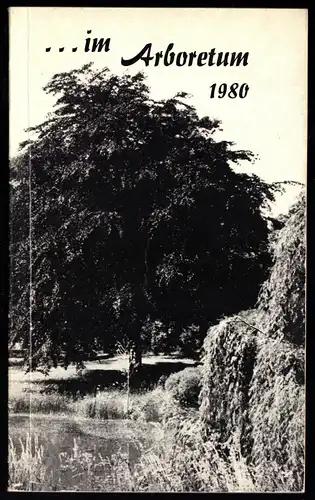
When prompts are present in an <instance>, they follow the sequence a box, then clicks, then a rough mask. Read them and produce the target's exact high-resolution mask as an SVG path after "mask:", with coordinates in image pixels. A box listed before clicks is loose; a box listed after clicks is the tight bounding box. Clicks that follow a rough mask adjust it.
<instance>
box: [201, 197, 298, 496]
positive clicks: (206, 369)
mask: <svg viewBox="0 0 315 500" xmlns="http://www.w3.org/2000/svg"><path fill="white" fill-rule="evenodd" d="M272 248H273V254H274V264H273V267H272V269H271V272H270V277H269V279H268V280H267V281H266V282H265V283H264V284H263V286H262V288H261V293H260V295H259V298H258V302H257V308H256V309H254V310H251V311H247V312H243V313H240V314H239V315H236V316H232V317H230V318H225V319H223V320H222V321H221V322H220V323H219V324H218V325H215V326H213V327H211V328H210V330H209V332H208V335H207V337H206V339H205V342H204V358H203V361H204V366H203V372H202V390H201V395H200V397H201V408H200V415H201V421H202V423H203V433H204V440H205V442H207V441H208V440H209V439H210V438H209V436H210V435H211V436H213V433H215V435H216V441H217V443H218V444H219V443H224V442H228V440H229V439H231V437H232V436H233V435H234V434H235V433H238V434H239V436H240V450H241V454H242V456H243V457H244V458H246V461H247V464H248V465H249V467H254V468H255V485H256V486H255V487H257V488H258V491H278V490H279V488H281V489H282V490H287V491H301V490H302V489H303V481H304V396H305V388H304V345H303V344H304V339H305V195H304V193H302V194H301V196H300V198H299V200H298V201H297V202H296V204H295V205H294V206H293V207H292V209H291V210H290V212H289V217H288V218H287V221H286V223H285V225H284V227H283V228H282V229H280V230H279V231H278V232H277V234H276V235H275V237H274V239H273V242H272ZM211 439H213V437H212V438H211ZM226 453H227V456H228V455H229V449H228V446H227V447H226ZM266 471H268V474H267V475H266Z"/></svg>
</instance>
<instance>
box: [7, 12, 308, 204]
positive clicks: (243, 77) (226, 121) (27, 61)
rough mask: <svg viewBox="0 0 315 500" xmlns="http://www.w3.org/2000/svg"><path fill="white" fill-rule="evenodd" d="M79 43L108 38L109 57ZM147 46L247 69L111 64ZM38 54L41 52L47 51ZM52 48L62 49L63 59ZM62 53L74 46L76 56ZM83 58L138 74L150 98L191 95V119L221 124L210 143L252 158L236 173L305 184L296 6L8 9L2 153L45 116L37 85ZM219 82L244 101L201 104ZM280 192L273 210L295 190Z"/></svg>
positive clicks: (303, 67) (302, 54)
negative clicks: (215, 56) (222, 57)
mask: <svg viewBox="0 0 315 500" xmlns="http://www.w3.org/2000/svg"><path fill="white" fill-rule="evenodd" d="M87 30H92V33H91V34H90V35H88V34H87ZM87 36H90V37H91V38H94V37H98V38H101V37H103V38H105V39H106V38H108V37H109V38H111V43H110V51H109V52H100V53H98V52H97V53H91V52H88V53H86V52H84V44H85V38H86V37H87ZM149 42H152V44H153V45H152V52H153V53H155V52H158V51H160V50H162V51H165V49H166V48H167V45H168V44H169V43H171V42H172V43H174V47H173V50H174V51H175V52H180V51H186V52H191V51H197V52H204V51H205V52H209V51H210V50H211V49H212V48H215V49H216V52H220V51H222V52H225V51H228V52H247V51H248V52H249V59H248V65H247V66H246V67H244V66H239V67H228V66H227V67H224V66H221V67H217V66H212V67H209V66H202V67H198V66H191V67H185V66H183V67H176V66H174V65H172V66H168V67H165V66H164V65H163V66H162V65H161V64H160V65H159V66H158V67H154V66H151V65H150V66H149V67H145V65H144V62H143V61H139V62H137V63H136V64H134V65H133V66H130V67H128V68H125V67H123V66H121V62H120V59H121V57H122V56H123V57H124V58H131V57H133V56H134V55H136V54H137V53H138V52H139V51H140V50H141V49H142V48H143V47H144V46H145V45H146V44H147V43H149ZM46 47H51V51H50V52H48V53H47V52H46V51H45V48H46ZM59 47H65V50H64V52H61V53H60V52H59V51H58V48H59ZM72 47H78V50H77V52H72V50H71V49H72ZM89 61H94V63H95V67H96V68H102V67H105V66H107V67H108V68H109V69H110V70H111V71H112V72H114V73H123V72H124V71H128V72H131V73H135V72H138V71H140V70H143V71H144V72H145V73H146V74H147V77H148V81H147V83H148V85H149V86H150V88H151V90H152V96H153V97H156V98H164V97H170V96H172V95H174V94H175V93H177V92H178V91H180V90H183V91H186V92H189V93H191V94H192V95H193V97H192V99H191V102H192V103H193V104H194V105H195V106H196V108H197V110H198V112H199V113H200V114H201V115H208V116H210V117H211V118H218V119H220V120H221V121H222V127H223V130H224V132H223V133H220V134H217V137H218V138H223V139H225V140H231V141H233V142H235V143H236V146H237V147H238V148H240V149H250V150H252V151H253V152H254V153H256V154H258V155H259V157H260V160H259V161H258V162H257V163H256V164H255V165H254V166H251V165H250V164H246V165H244V166H242V170H243V171H247V172H254V173H256V174H258V175H260V176H261V177H262V178H264V179H265V180H267V181H281V180H295V181H300V182H306V158H307V149H306V147H307V128H306V127H307V101H306V99H307V97H306V96H307V11H306V10H305V9H197V8H196V9H193V8H190V9H182V8H181V9H171V8H160V9H153V8H146V9H139V8H133V9H110V8H79V7H76V8H65V7H63V8H62V7H37V8H36V7H30V8H27V7H11V8H10V156H12V155H14V154H16V152H17V150H18V145H19V143H20V142H21V141H22V140H25V139H26V138H27V136H26V134H25V132H24V129H25V128H27V127H28V126H29V125H36V124H38V123H40V122H41V121H42V120H43V119H44V118H45V115H46V113H47V112H49V111H50V110H51V107H52V104H53V102H54V99H53V98H52V97H51V96H47V95H46V94H45V93H44V92H43V91H42V87H43V86H44V85H45V84H46V83H47V82H48V80H49V79H50V78H51V77H52V76H53V75H54V74H55V73H59V72H64V71H69V70H71V69H73V68H78V67H80V66H81V65H82V64H84V63H86V62H89ZM222 82H225V83H227V84H231V83H234V82H238V83H240V84H241V83H247V84H248V85H249V92H248V95H247V97H246V98H245V99H239V98H236V99H229V98H228V97H225V98H223V99H218V98H215V99H210V98H209V87H210V85H211V84H213V83H217V84H220V83H222ZM289 191H290V192H289V194H288V195H287V196H286V197H285V196H284V197H282V199H281V200H279V206H278V210H277V211H281V210H282V209H284V208H285V205H286V204H287V203H290V201H291V199H292V196H294V194H295V193H296V190H295V189H293V190H289ZM290 193H291V194H290ZM292 193H293V194H292ZM288 197H289V198H288Z"/></svg>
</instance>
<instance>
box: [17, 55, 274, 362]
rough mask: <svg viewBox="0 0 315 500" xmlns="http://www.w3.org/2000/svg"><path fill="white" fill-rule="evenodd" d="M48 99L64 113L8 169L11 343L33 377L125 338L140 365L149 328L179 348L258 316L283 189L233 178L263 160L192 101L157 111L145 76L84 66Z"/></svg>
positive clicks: (57, 80) (51, 118) (59, 79)
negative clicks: (251, 312)
mask: <svg viewBox="0 0 315 500" xmlns="http://www.w3.org/2000/svg"><path fill="white" fill-rule="evenodd" d="M44 90H45V91H46V92H47V93H50V94H53V95H56V96H57V100H56V105H55V108H54V111H53V112H51V113H50V114H49V115H48V116H47V119H46V120H45V121H44V122H43V123H42V124H40V125H39V126H36V127H33V128H32V129H30V132H32V133H33V134H34V138H33V139H32V140H29V141H26V142H25V143H23V144H22V145H21V152H20V154H19V156H18V157H17V158H16V159H15V160H14V161H13V162H12V166H11V179H12V191H11V213H12V216H11V235H12V238H11V332H12V336H13V337H14V340H19V341H22V343H23V346H24V347H26V348H29V346H30V345H29V343H30V338H32V353H33V363H34V366H37V365H40V364H43V365H45V366H46V367H49V366H51V365H52V364H56V363H57V362H58V360H59V359H60V356H61V355H62V356H63V363H64V365H65V366H67V365H68V364H69V363H71V362H76V363H80V361H81V360H82V359H84V358H85V357H86V355H87V354H88V353H91V352H94V351H95V350H97V349H104V350H105V351H106V350H108V349H110V348H112V346H113V345H114V344H115V342H117V340H121V339H124V338H126V339H128V341H131V342H132V343H133V344H134V345H135V347H136V350H137V352H138V357H140V352H141V340H142V333H143V328H144V325H145V324H146V321H147V320H148V318H150V320H152V321H154V320H159V321H161V322H162V323H163V324H165V325H167V326H168V327H170V326H171V328H172V331H173V335H175V337H176V335H177V336H179V335H180V333H181V331H182V330H183V329H184V328H185V327H186V326H187V325H192V324H194V325H199V326H200V328H201V329H203V330H204V329H205V328H206V327H207V326H208V325H209V324H211V323H214V322H216V321H217V320H218V318H219V317H220V316H222V315H225V314H232V313H233V312H236V311H239V310H241V309H244V308H248V307H250V306H252V305H253V304H254V302H255V300H256V297H257V293H258V289H259V286H260V284H261V283H262V282H263V281H264V279H265V276H266V274H265V273H266V269H267V267H268V265H269V263H270V261H269V253H268V246H267V240H268V221H267V218H265V217H264V216H263V215H262V211H261V209H262V208H263V207H264V206H265V205H266V204H267V203H268V202H269V201H272V200H273V199H274V192H275V190H276V187H275V186H273V185H270V184H267V183H265V182H263V181H262V180H261V179H260V178H259V177H258V176H256V175H254V174H252V175H248V174H244V173H237V172H236V171H235V170H234V169H233V168H232V165H233V164H234V165H237V164H238V163H239V162H240V161H241V160H248V161H253V160H254V155H253V154H252V153H251V152H249V151H236V150H234V149H233V148H232V146H233V143H231V142H228V141H218V140H216V139H215V132H216V131H217V130H218V129H219V128H220V125H221V124H220V122H219V121H218V120H212V119H210V118H208V117H202V118H200V117H199V116H198V114H197V112H196V110H195V108H194V107H193V106H192V105H191V104H189V99H188V96H187V94H185V93H183V92H179V93H178V94H177V95H176V96H174V97H173V98H170V99H165V100H154V99H152V98H151V96H150V91H149V88H148V86H147V85H146V83H145V77H144V75H143V74H142V73H138V74H136V75H134V76H132V75H129V74H124V75H123V76H116V75H112V74H111V73H110V72H109V70H108V69H104V70H102V71H100V72H96V71H95V70H94V69H93V67H92V65H91V64H88V65H85V66H83V67H82V68H81V69H79V70H72V71H70V72H67V73H61V74H57V75H55V76H54V77H53V78H52V79H51V81H50V82H49V83H48V84H47V86H46V87H45V88H44ZM29 181H31V184H29ZM29 188H30V189H29ZM30 198H31V205H30ZM29 221H31V231H30V227H29ZM30 250H31V286H30V283H29V275H30V269H29V255H30ZM30 290H31V292H32V293H31V297H30ZM30 305H31V309H32V318H31V320H32V321H31V327H32V332H31V333H32V335H31V336H30V315H29V308H30Z"/></svg>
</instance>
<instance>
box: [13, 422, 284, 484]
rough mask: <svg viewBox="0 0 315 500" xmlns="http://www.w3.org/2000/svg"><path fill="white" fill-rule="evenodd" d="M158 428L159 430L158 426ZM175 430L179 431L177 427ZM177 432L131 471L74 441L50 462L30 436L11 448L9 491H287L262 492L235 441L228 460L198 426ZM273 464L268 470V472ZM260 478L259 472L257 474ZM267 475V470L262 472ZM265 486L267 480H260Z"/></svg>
mask: <svg viewBox="0 0 315 500" xmlns="http://www.w3.org/2000/svg"><path fill="white" fill-rule="evenodd" d="M157 425H160V424H157ZM177 427H178V426H177ZM180 427H181V428H180V430H178V428H177V430H176V431H175V432H174V429H173V432H172V433H170V434H168V435H167V436H165V439H163V440H162V441H160V442H159V443H158V444H156V445H155V446H153V447H151V448H150V449H147V450H142V451H143V453H142V456H141V458H140V460H139V462H138V463H137V464H136V465H135V466H134V467H131V466H130V463H129V460H128V455H127V454H126V453H123V452H118V453H115V454H113V455H112V456H111V457H102V456H101V455H100V454H98V455H97V454H93V453H91V452H84V451H83V450H82V449H80V447H79V446H78V444H77V442H76V440H75V439H74V440H73V447H72V449H71V450H69V452H63V453H60V454H59V455H58V456H55V457H51V456H50V454H49V449H48V447H47V448H45V449H44V448H43V447H42V446H39V444H38V439H37V438H36V436H35V437H33V438H32V439H31V437H30V436H29V435H28V436H27V437H26V439H25V442H22V441H20V444H21V449H20V450H18V449H17V448H16V447H15V446H14V444H13V442H12V441H10V443H9V489H10V490H24V491H26V490H33V491H57V490H58V491H99V492H101V491H103V492H114V491H137V492H196V491H199V492H257V491H260V492H261V491H282V490H283V491H285V488H284V487H283V486H284V485H282V484H281V483H279V484H278V485H276V486H275V487H274V488H273V489H272V490H268V488H266V489H265V490H262V489H261V487H260V485H261V482H262V478H261V477H259V476H258V471H257V470H256V469H255V468H254V467H250V466H249V465H248V464H247V463H246V462H245V460H244V458H242V455H241V452H240V443H239V436H237V435H234V436H233V439H232V440H230V442H229V456H226V455H225V454H224V452H223V451H222V450H221V449H219V448H218V447H217V446H216V445H215V444H214V442H215V440H214V441H212V440H208V441H207V442H204V441H203V440H202V438H201V434H200V433H199V430H197V427H196V422H194V423H192V422H191V423H190V424H189V423H187V422H186V423H185V424H183V423H181V424H180ZM273 465H274V464H270V467H272V466H273ZM259 473H260V472H259ZM265 475H266V476H267V475H268V470H266V471H265ZM263 480H264V481H265V484H267V481H266V477H264V478H263Z"/></svg>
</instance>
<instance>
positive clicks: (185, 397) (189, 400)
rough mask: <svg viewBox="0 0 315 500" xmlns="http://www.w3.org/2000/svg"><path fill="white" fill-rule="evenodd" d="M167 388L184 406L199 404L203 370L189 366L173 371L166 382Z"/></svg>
mask: <svg viewBox="0 0 315 500" xmlns="http://www.w3.org/2000/svg"><path fill="white" fill-rule="evenodd" d="M165 389H166V390H167V391H169V392H170V393H171V395H172V396H173V398H174V399H175V400H176V401H177V402H178V403H179V404H181V405H183V406H192V407H197V406H198V398H199V393H200V389H201V372H200V368H199V367H188V368H185V369H184V370H182V371H180V372H177V373H172V375H170V376H169V377H168V379H167V380H166V382H165Z"/></svg>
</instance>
